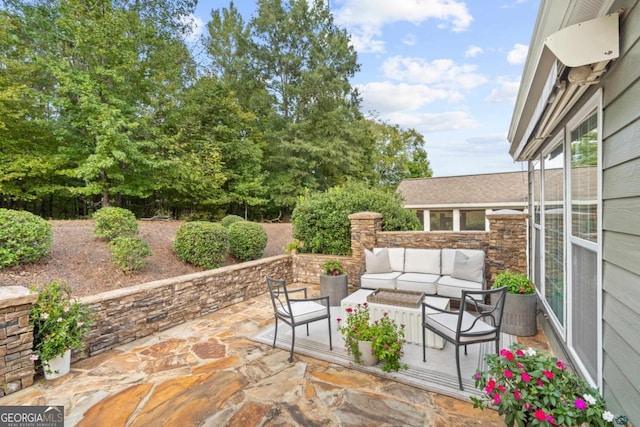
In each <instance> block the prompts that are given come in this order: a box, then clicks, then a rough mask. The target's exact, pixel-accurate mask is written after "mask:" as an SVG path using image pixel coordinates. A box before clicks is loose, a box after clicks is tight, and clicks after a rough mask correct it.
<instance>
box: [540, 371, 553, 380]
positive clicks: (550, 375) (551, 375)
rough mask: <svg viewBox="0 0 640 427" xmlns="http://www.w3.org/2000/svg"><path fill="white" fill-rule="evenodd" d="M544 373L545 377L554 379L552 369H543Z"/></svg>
mask: <svg viewBox="0 0 640 427" xmlns="http://www.w3.org/2000/svg"><path fill="white" fill-rule="evenodd" d="M542 374H543V375H544V376H545V377H547V378H549V379H550V380H552V379H553V372H551V371H542Z"/></svg>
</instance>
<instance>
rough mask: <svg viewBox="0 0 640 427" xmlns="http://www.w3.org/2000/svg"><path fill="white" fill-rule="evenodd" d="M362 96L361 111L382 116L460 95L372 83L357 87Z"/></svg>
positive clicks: (429, 89) (384, 83)
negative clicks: (372, 112)
mask: <svg viewBox="0 0 640 427" xmlns="http://www.w3.org/2000/svg"><path fill="white" fill-rule="evenodd" d="M358 90H359V92H360V94H361V95H362V109H363V111H376V112H379V113H382V114H385V113H387V114H388V113H391V112H397V111H414V110H417V109H419V108H420V107H422V106H424V105H426V104H429V103H432V102H434V101H439V100H447V101H448V100H451V99H454V100H459V99H461V95H460V94H459V93H457V92H452V91H448V90H444V89H436V88H432V87H430V86H427V85H410V84H406V83H399V84H398V83H392V82H388V81H385V82H372V83H366V84H362V85H358Z"/></svg>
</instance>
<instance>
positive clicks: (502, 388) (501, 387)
mask: <svg viewBox="0 0 640 427" xmlns="http://www.w3.org/2000/svg"><path fill="white" fill-rule="evenodd" d="M498 390H500V391H501V392H502V393H506V392H507V389H506V388H504V386H502V385H499V386H498Z"/></svg>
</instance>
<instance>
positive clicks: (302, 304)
mask: <svg viewBox="0 0 640 427" xmlns="http://www.w3.org/2000/svg"><path fill="white" fill-rule="evenodd" d="M291 311H293V318H294V320H295V321H296V323H298V322H304V321H305V320H309V319H313V318H316V317H318V316H322V314H323V313H326V312H327V307H325V306H324V305H322V304H318V303H317V302H315V301H298V302H293V301H292V302H291ZM278 313H280V314H282V315H283V316H288V315H289V314H288V313H287V311H286V309H285V308H284V307H280V308H278Z"/></svg>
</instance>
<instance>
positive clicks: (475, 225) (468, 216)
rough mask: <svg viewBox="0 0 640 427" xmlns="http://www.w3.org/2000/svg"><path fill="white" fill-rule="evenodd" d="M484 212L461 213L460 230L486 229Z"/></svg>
mask: <svg viewBox="0 0 640 427" xmlns="http://www.w3.org/2000/svg"><path fill="white" fill-rule="evenodd" d="M484 225H485V217H484V211H483V210H482V211H460V230H463V231H464V230H479V231H484V229H485V226H484Z"/></svg>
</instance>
